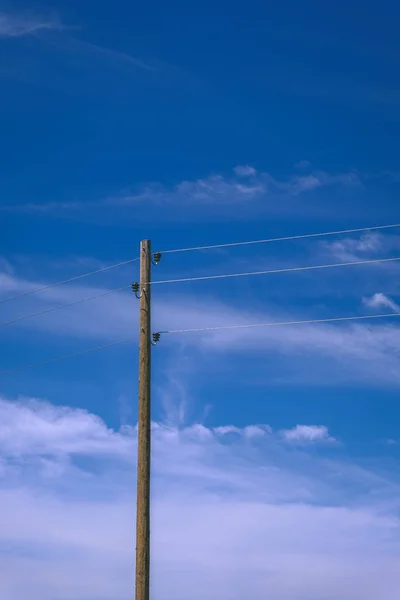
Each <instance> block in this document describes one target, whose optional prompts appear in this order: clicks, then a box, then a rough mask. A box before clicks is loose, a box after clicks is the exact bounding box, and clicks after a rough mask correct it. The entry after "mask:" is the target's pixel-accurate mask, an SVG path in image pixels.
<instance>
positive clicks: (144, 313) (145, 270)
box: [135, 240, 151, 600]
mask: <svg viewBox="0 0 400 600" xmlns="http://www.w3.org/2000/svg"><path fill="white" fill-rule="evenodd" d="M150 271H151V242H150V240H143V241H142V242H141V243H140V288H139V291H140V318H139V399H138V404H139V416H138V446H137V452H138V454H137V502H136V582H135V599H136V600H149V593H150V445H151V411H150V358H151V356H150V355H151V338H150V336H151V331H150V327H151V324H150V317H151V311H150V309H151V303H150Z"/></svg>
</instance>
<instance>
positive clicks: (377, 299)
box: [363, 292, 400, 312]
mask: <svg viewBox="0 0 400 600" xmlns="http://www.w3.org/2000/svg"><path fill="white" fill-rule="evenodd" d="M363 303H364V304H365V306H367V307H368V308H375V309H379V308H389V309H390V310H392V311H394V312H400V306H399V305H398V304H397V302H395V301H394V300H392V298H389V297H388V296H386V295H385V294H382V293H381V292H377V293H376V294H374V295H373V296H371V297H369V298H363Z"/></svg>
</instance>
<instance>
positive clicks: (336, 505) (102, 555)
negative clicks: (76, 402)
mask: <svg viewBox="0 0 400 600" xmlns="http://www.w3.org/2000/svg"><path fill="white" fill-rule="evenodd" d="M0 416H1V420H0V422H2V423H4V421H3V419H5V420H6V423H4V425H2V426H1V427H0V458H1V469H0V478H1V483H2V485H1V490H0V525H1V526H0V544H1V546H2V548H3V549H4V550H5V553H4V556H3V560H2V566H1V586H2V592H3V594H4V597H7V598H13V600H25V598H27V597H28V596H29V598H31V599H32V600H39V599H40V600H53V599H54V598H55V597H57V594H58V593H59V590H60V589H62V590H64V591H65V590H68V598H69V599H70V600H81V599H82V598H93V597H96V598H100V597H101V598H102V600H111V599H113V598H115V597H119V598H125V597H129V594H130V592H131V589H132V577H133V568H132V564H133V563H134V544H133V542H132V540H134V536H135V532H134V494H133V484H134V480H135V468H134V461H135V457H136V440H135V437H136V433H135V428H126V427H125V428H123V429H122V430H121V431H113V430H110V429H109V428H108V427H107V426H106V425H105V423H104V422H103V421H101V419H99V418H98V417H96V416H95V415H93V414H90V413H88V412H86V411H83V410H76V409H73V408H68V407H58V406H54V405H52V404H50V403H48V402H41V401H38V400H30V399H20V400H18V399H14V400H12V401H10V400H7V399H5V398H2V399H1V400H0ZM241 431H244V430H241ZM12 437H14V438H15V439H14V441H13V440H12ZM94 440H95V443H93V441H94ZM306 448H307V446H303V448H301V449H300V448H298V449H297V451H296V452H295V453H293V452H292V451H290V452H288V451H287V450H286V449H285V444H283V443H281V442H280V441H279V438H275V437H274V436H272V435H271V434H267V435H264V436H251V437H244V436H243V435H233V436H231V437H229V439H228V438H227V437H226V436H223V438H221V436H220V435H217V434H215V433H214V432H213V431H212V430H210V429H207V428H206V427H204V426H202V425H192V426H188V427H186V428H183V429H177V428H169V427H165V426H163V425H156V424H154V425H153V496H152V498H153V506H152V509H153V512H152V519H153V521H152V535H153V539H152V561H153V576H152V587H153V593H154V595H155V597H157V598H159V599H160V600H167V599H168V598H175V599H176V600H184V599H185V600H203V599H204V598H207V597H209V596H210V594H211V596H215V595H217V596H218V598H221V600H242V598H243V594H244V593H245V594H247V595H248V596H251V598H253V599H254V600H262V599H264V597H265V589H268V590H269V592H270V593H271V594H272V595H273V597H274V598H275V599H276V600H290V599H291V598H293V593H294V590H295V594H296V598H298V599H299V600H308V599H309V598H310V597H321V596H323V595H325V596H326V590H327V589H329V593H330V595H329V596H326V597H327V598H328V597H329V599H331V598H332V599H333V598H342V597H345V595H346V593H347V591H348V589H349V588H351V589H352V590H354V591H355V593H356V594H357V595H360V596H361V595H362V597H363V598H364V599H365V600H378V599H381V598H385V600H395V598H396V594H397V589H398V586H399V585H400V578H399V573H398V560H399V556H400V537H399V533H400V529H399V520H398V514H397V510H398V483H397V481H396V476H395V473H393V475H392V476H391V478H389V479H388V478H387V479H386V480H385V479H383V478H382V476H381V475H380V474H379V472H374V471H372V470H367V469H365V468H360V466H358V465H357V464H355V463H351V461H349V460H348V459H343V460H342V459H339V458H334V455H333V454H332V452H335V446H334V445H332V446H331V447H330V448H329V447H326V451H329V453H330V454H329V457H328V456H323V455H319V456H315V455H314V454H313V455H309V454H308V453H307V452H306ZM50 556H51V569H50V570H49V557H50ZM226 565H229V568H227V567H226ZM266 565H268V568H266ZM21 570H23V573H24V577H21V576H20V573H21Z"/></svg>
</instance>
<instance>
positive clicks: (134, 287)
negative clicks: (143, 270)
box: [131, 281, 142, 300]
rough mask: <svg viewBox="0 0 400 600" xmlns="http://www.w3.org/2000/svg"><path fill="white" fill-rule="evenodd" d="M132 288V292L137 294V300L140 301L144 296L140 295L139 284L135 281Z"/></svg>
mask: <svg viewBox="0 0 400 600" xmlns="http://www.w3.org/2000/svg"><path fill="white" fill-rule="evenodd" d="M131 287H132V291H133V293H134V294H135V296H136V298H137V299H138V300H140V297H141V295H142V294H139V289H140V285H139V283H138V282H137V281H135V282H134V283H132V286H131Z"/></svg>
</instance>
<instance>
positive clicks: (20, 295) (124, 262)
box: [0, 258, 139, 304]
mask: <svg viewBox="0 0 400 600" xmlns="http://www.w3.org/2000/svg"><path fill="white" fill-rule="evenodd" d="M137 260H139V258H129V259H128V260H123V261H122V262H119V263H115V264H113V265H108V266H106V267H101V268H100V269H96V270H95V271H90V272H89V273H82V275H76V276H75V277H70V278H69V279H63V280H62V281H56V282H55V283H49V284H48V285H43V286H42V287H38V288H35V289H33V290H29V291H27V292H23V293H22V294H16V295H15V296H8V297H7V298H1V299H0V304H3V302H8V301H9V300H17V299H18V298H24V297H25V296H30V295H31V294H36V293H38V292H43V291H45V290H49V289H50V288H53V287H57V286H58V285H64V284H65V283H72V282H73V281H78V279H83V278H84V277H89V276H90V275H95V274H96V273H103V272H104V271H108V270H110V269H115V268H116V267H122V266H123V265H128V264H130V263H132V262H135V261H137Z"/></svg>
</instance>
